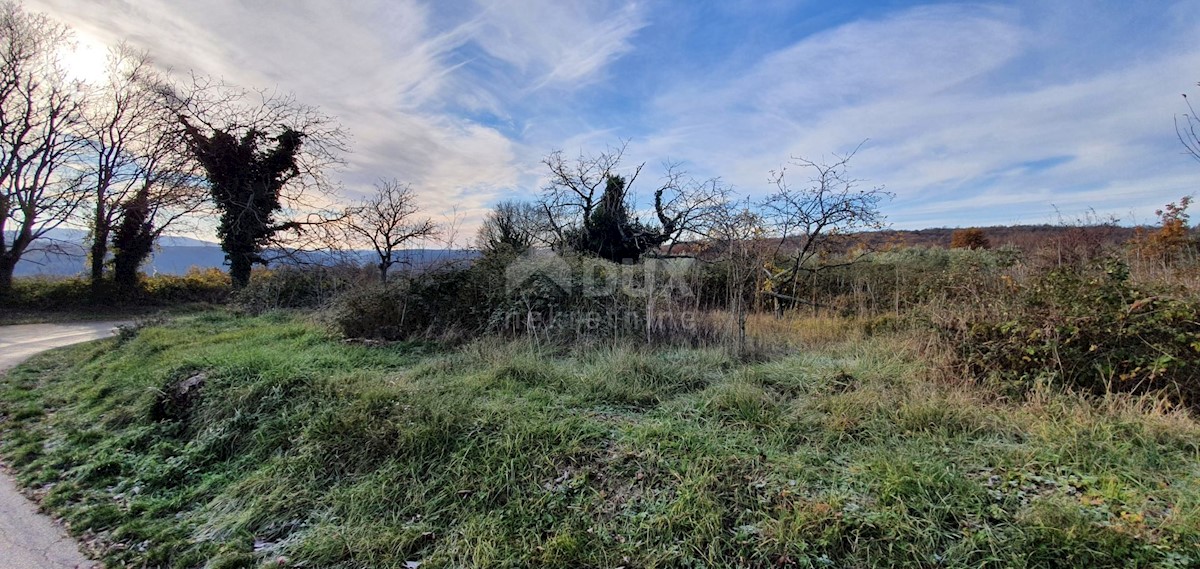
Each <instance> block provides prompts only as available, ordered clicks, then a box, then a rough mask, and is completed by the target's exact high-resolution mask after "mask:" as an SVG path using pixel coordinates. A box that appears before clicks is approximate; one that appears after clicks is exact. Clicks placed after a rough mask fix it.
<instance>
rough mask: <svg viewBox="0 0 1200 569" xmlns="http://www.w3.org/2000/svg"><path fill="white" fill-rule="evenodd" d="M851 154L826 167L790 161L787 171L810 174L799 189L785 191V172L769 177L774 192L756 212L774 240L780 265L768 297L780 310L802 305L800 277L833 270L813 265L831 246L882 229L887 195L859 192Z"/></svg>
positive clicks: (770, 277) (772, 275) (802, 160)
mask: <svg viewBox="0 0 1200 569" xmlns="http://www.w3.org/2000/svg"><path fill="white" fill-rule="evenodd" d="M861 146H862V145H861V144H860V145H859V148H861ZM857 152H858V148H856V149H855V150H854V151H852V152H850V153H849V154H846V155H845V156H837V157H836V159H835V160H834V161H833V162H828V163H827V162H814V161H812V160H807V159H805V158H793V159H792V162H791V166H793V167H797V168H800V169H801V170H804V171H807V172H809V174H810V177H809V179H808V181H807V183H806V185H804V186H802V187H794V186H792V185H791V183H790V182H789V181H788V179H787V170H788V168H787V167H784V168H781V169H780V170H778V171H775V172H772V173H771V174H772V181H773V182H774V184H775V187H776V192H775V193H774V194H772V195H771V196H769V197H768V198H767V200H766V201H765V202H764V203H763V205H762V210H763V214H764V216H765V218H766V220H767V222H768V223H769V224H770V227H771V228H772V230H773V232H774V234H775V237H776V239H777V241H776V244H777V245H776V256H782V257H784V258H785V259H786V261H785V262H783V263H782V264H781V267H780V268H778V269H777V270H774V271H772V272H771V273H770V274H769V275H767V280H768V282H769V285H770V286H769V287H768V288H769V292H768V294H769V295H770V296H772V297H774V298H775V299H776V300H777V301H780V302H781V304H780V306H782V305H792V306H794V305H795V304H797V303H800V302H802V300H801V298H800V295H799V286H800V276H801V274H804V273H810V272H814V271H819V270H822V269H826V268H829V267H832V266H836V265H837V264H814V263H813V260H814V259H815V258H816V257H817V255H819V254H821V253H823V252H827V251H826V246H827V245H829V244H830V242H831V241H832V240H834V239H835V238H837V237H839V236H842V235H845V234H847V233H849V232H853V231H858V230H870V229H881V228H883V227H884V224H885V217H884V216H883V214H882V213H881V212H880V211H879V205H880V203H882V202H883V201H884V200H886V199H890V198H891V194H890V193H888V192H887V191H885V190H884V189H883V188H882V187H879V186H863V185H862V181H861V180H858V179H856V178H853V177H851V176H850V175H849V164H850V159H851V158H853V157H854V155H855V154H856V153H857ZM846 262H847V263H848V262H853V259H850V260H848V261H846ZM841 264H845V263H841Z"/></svg>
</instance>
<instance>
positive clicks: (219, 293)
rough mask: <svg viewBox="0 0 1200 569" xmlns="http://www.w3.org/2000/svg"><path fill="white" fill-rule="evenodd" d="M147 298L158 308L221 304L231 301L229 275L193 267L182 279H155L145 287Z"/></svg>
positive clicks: (210, 269)
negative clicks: (203, 303) (192, 304)
mask: <svg viewBox="0 0 1200 569" xmlns="http://www.w3.org/2000/svg"><path fill="white" fill-rule="evenodd" d="M141 285H142V286H141V288H142V292H143V294H144V295H145V297H147V298H149V299H153V301H154V302H155V303H158V304H176V303H187V302H206V303H211V304H221V303H224V302H225V301H226V300H228V299H229V293H230V291H231V290H232V285H231V284H230V282H229V275H228V274H226V273H225V271H222V270H220V269H218V268H215V267H210V268H207V269H199V268H196V267H192V268H190V269H188V272H187V273H186V274H184V275H182V276H180V275H154V276H150V277H146V278H145V279H143V280H142V283H141Z"/></svg>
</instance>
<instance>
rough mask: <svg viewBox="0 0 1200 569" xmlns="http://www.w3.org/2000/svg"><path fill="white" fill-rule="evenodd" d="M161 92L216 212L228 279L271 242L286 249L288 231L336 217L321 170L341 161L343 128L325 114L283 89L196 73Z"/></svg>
mask: <svg viewBox="0 0 1200 569" xmlns="http://www.w3.org/2000/svg"><path fill="white" fill-rule="evenodd" d="M165 91H166V93H167V94H168V96H169V98H170V99H171V100H173V101H174V105H175V108H176V109H177V116H178V120H179V122H180V124H181V125H182V126H183V129H184V139H185V141H186V144H187V148H188V151H189V152H190V154H191V156H192V158H193V159H194V160H195V161H196V162H197V163H198V164H199V165H200V167H201V168H202V170H203V172H204V175H205V177H206V178H207V185H208V188H209V192H210V196H211V198H212V201H213V203H214V205H215V206H216V208H217V210H218V211H219V213H220V221H219V225H218V227H217V235H218V237H220V239H221V247H222V250H224V251H225V258H226V260H227V261H228V263H229V274H230V277H231V279H232V280H233V283H234V286H236V287H242V286H245V285H246V284H247V283H248V282H249V281H250V270H251V268H252V267H253V265H255V264H267V263H268V262H269V261H270V260H271V259H272V258H273V257H272V253H271V250H272V249H274V250H275V252H276V253H279V254H287V253H289V249H292V245H295V244H296V239H295V237H297V236H299V237H305V234H306V233H308V232H309V231H310V230H312V229H314V228H318V227H322V226H325V227H328V226H329V225H331V224H332V223H335V222H336V221H339V220H340V218H341V214H339V213H338V212H335V211H333V210H332V209H331V208H330V207H329V206H328V205H327V204H328V203H329V202H330V201H332V200H331V199H329V198H330V196H331V195H332V192H333V187H332V185H331V184H330V183H329V180H328V179H327V178H326V177H325V173H326V171H327V170H329V169H330V168H332V167H336V166H340V165H341V164H342V158H341V154H342V153H343V152H344V151H345V139H346V135H345V133H344V131H343V130H342V128H341V126H340V125H339V124H338V123H337V121H335V120H334V119H333V118H332V117H329V116H328V115H325V114H324V113H322V112H320V111H319V110H318V109H316V108H315V107H312V106H309V105H304V104H301V103H299V102H297V101H296V99H295V97H293V96H291V95H281V94H278V93H273V92H267V91H248V90H246V89H242V88H238V87H234V86H230V85H226V84H223V83H218V82H213V81H212V80H210V79H207V78H203V77H193V80H192V84H191V85H190V86H188V87H186V88H173V89H169V90H165ZM323 197H324V198H325V199H324V200H323V199H322V198H323ZM322 201H324V202H325V203H324V204H323V203H322ZM293 250H294V249H293Z"/></svg>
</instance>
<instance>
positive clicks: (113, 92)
mask: <svg viewBox="0 0 1200 569" xmlns="http://www.w3.org/2000/svg"><path fill="white" fill-rule="evenodd" d="M163 85H165V78H164V77H163V75H162V74H161V73H160V72H159V71H158V70H157V69H156V68H155V67H154V64H153V62H152V61H151V59H150V57H149V54H148V53H146V52H143V51H137V50H134V49H132V48H130V47H129V46H127V45H125V44H121V45H118V46H117V47H115V48H113V49H112V50H111V51H110V53H109V62H108V72H107V76H106V79H105V81H104V82H103V83H102V84H101V85H99V86H97V88H96V89H94V91H93V93H92V96H91V99H90V101H89V103H90V104H89V109H88V112H87V113H86V117H87V118H86V121H85V124H86V129H85V138H86V141H87V146H88V148H87V152H86V162H87V164H88V168H87V174H88V175H87V178H86V179H87V187H88V190H89V192H90V194H91V195H90V196H89V198H88V201H89V202H90V207H89V209H90V215H89V221H90V225H91V232H92V235H91V239H92V243H91V247H90V255H89V256H90V261H91V280H92V286H93V291H96V290H98V288H97V287H98V286H99V284H100V281H101V279H102V278H103V276H104V268H105V265H106V259H107V257H108V253H109V244H110V240H111V241H112V243H113V244H114V245H115V246H116V249H117V250H116V251H115V252H114V253H115V256H114V259H113V265H114V274H115V275H116V277H117V279H116V280H117V281H118V284H119V285H120V286H121V288H126V289H128V288H131V287H132V286H133V285H135V284H136V281H137V273H138V268H139V267H140V265H141V264H142V262H144V261H145V259H146V258H147V256H148V255H149V254H150V252H151V248H152V246H153V243H154V240H155V238H157V237H158V235H159V234H161V233H162V232H163V231H164V230H166V229H167V228H168V227H170V226H171V225H172V224H174V223H175V222H176V221H178V220H180V219H181V218H183V217H184V216H185V215H187V214H189V213H191V212H194V211H195V210H197V209H198V208H199V207H201V205H202V204H203V198H204V193H203V191H202V188H201V187H200V185H199V184H198V183H197V182H198V178H197V174H198V172H197V171H196V168H195V165H194V163H193V162H192V161H191V160H189V159H188V156H187V154H186V152H185V148H186V146H185V144H184V143H185V141H184V139H183V137H182V132H183V131H182V130H181V129H180V128H179V124H178V121H177V119H176V116H175V114H174V110H175V109H173V108H172V107H171V105H170V104H169V103H170V101H169V100H167V99H165V98H164V97H163ZM126 215H128V216H130V217H131V219H129V220H125V219H123V218H124V217H125V216H126ZM118 228H120V232H119V235H118V234H114V232H117V230H118Z"/></svg>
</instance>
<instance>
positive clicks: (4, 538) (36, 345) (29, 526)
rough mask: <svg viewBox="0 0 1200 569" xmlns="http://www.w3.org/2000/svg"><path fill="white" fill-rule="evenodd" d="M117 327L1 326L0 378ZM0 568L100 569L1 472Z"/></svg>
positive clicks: (99, 324) (98, 324)
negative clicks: (36, 356)
mask: <svg viewBox="0 0 1200 569" xmlns="http://www.w3.org/2000/svg"><path fill="white" fill-rule="evenodd" d="M117 324H119V322H85V323H80V324H21V325H17V326H0V374H3V373H4V372H5V371H6V370H8V369H10V368H12V367H13V366H15V365H17V364H19V363H21V362H22V361H24V360H25V358H28V357H30V356H32V355H34V354H36V353H38V352H42V351H45V350H49V349H51V348H57V347H60V346H66V345H70V344H75V343H79V342H86V341H88V340H95V339H98V338H105V337H108V336H111V335H112V334H113V332H114V330H115V326H116V325H117ZM0 566H2V567H5V568H8V567H12V568H14V569H15V568H18V567H19V568H21V569H74V568H85V567H86V568H90V567H99V565H98V564H96V563H95V562H94V561H89V560H88V559H87V558H85V557H84V556H83V555H82V554H80V552H79V545H78V544H77V543H76V542H75V540H73V539H71V538H70V537H68V536H67V533H66V531H65V530H64V529H63V528H62V527H60V526H59V525H58V524H55V523H54V521H53V520H51V519H50V518H49V517H48V516H45V515H43V514H40V513H38V509H37V504H34V503H33V502H31V501H29V500H28V499H27V498H25V496H24V495H23V494H21V493H20V492H19V491H18V490H17V487H16V485H15V484H14V483H13V481H12V479H11V478H10V477H9V476H8V473H7V472H4V473H0Z"/></svg>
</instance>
